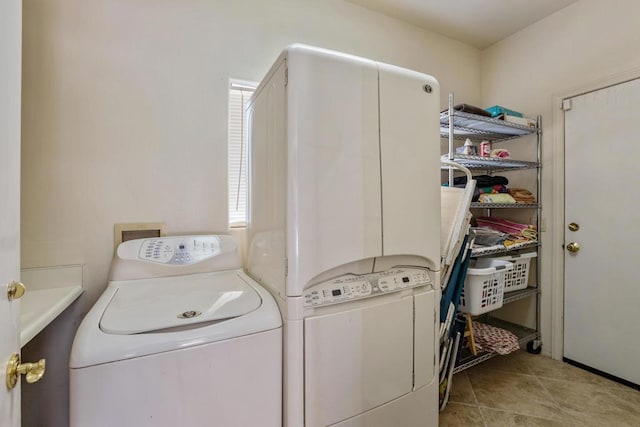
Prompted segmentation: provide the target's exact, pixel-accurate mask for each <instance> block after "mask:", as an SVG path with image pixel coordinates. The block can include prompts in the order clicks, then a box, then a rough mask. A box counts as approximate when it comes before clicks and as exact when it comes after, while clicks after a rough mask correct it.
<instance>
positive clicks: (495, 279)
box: [458, 258, 513, 316]
mask: <svg viewBox="0 0 640 427" xmlns="http://www.w3.org/2000/svg"><path fill="white" fill-rule="evenodd" d="M511 270H513V263H511V262H509V261H504V260H499V259H494V258H479V259H476V260H472V261H471V264H470V265H469V268H468V269H467V278H466V279H465V281H464V289H463V290H462V294H461V295H460V303H459V304H458V309H459V310H460V311H461V312H463V313H468V314H471V315H472V316H477V315H478V314H483V313H486V312H488V311H492V310H495V309H497V308H500V307H502V300H503V297H504V279H505V276H506V274H507V273H508V272H510V271H511Z"/></svg>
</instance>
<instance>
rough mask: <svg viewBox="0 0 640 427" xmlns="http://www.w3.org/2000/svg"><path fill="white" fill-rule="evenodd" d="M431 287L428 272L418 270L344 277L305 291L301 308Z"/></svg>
mask: <svg viewBox="0 0 640 427" xmlns="http://www.w3.org/2000/svg"><path fill="white" fill-rule="evenodd" d="M431 284H432V281H431V278H430V277H429V275H428V273H427V270H426V269H424V268H418V267H396V268H392V269H390V270H387V271H383V272H380V273H371V274H364V275H354V274H347V275H344V276H340V277H337V278H335V279H332V280H329V281H327V282H324V283H320V284H318V285H314V286H312V287H310V288H309V289H305V291H304V306H305V307H312V306H318V305H326V304H336V303H339V302H343V301H349V300H354V299H360V298H366V297H369V296H375V295H380V294H385V293H389V292H395V291H399V290H401V289H406V288H412V287H417V286H425V285H431Z"/></svg>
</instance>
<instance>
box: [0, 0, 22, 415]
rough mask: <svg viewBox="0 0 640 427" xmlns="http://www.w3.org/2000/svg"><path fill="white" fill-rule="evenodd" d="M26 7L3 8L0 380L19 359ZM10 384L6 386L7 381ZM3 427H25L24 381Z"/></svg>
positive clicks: (6, 395) (0, 392) (4, 410)
mask: <svg viewBox="0 0 640 427" xmlns="http://www.w3.org/2000/svg"><path fill="white" fill-rule="evenodd" d="M21 50H22V1H21V0H7V1H2V2H0V210H1V211H2V212H0V367H1V368H2V369H0V374H3V375H2V376H3V377H4V373H5V369H6V366H7V363H8V361H9V360H10V358H11V355H12V354H15V353H17V354H19V353H20V344H19V338H18V337H19V327H20V324H19V322H20V300H19V299H14V300H10V299H9V296H8V295H7V285H8V284H9V283H11V282H12V281H19V279H20V105H21V101H20V96H21V95H20V94H21V91H20V86H21V67H22V54H21ZM2 383H5V381H2ZM0 425H1V426H7V427H19V426H20V381H18V383H17V386H16V387H15V388H13V389H9V388H8V387H7V386H6V385H0Z"/></svg>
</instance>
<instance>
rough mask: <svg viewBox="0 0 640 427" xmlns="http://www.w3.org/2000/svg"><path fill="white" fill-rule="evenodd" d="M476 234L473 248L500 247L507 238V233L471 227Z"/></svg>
mask: <svg viewBox="0 0 640 427" xmlns="http://www.w3.org/2000/svg"><path fill="white" fill-rule="evenodd" d="M471 229H472V230H473V231H474V232H475V233H476V239H475V240H474V241H473V244H474V246H495V245H502V244H504V242H505V241H506V240H507V239H508V238H509V235H508V234H507V233H502V232H500V231H497V230H493V229H491V228H487V227H471Z"/></svg>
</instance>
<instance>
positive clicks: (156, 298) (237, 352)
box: [70, 235, 282, 427]
mask: <svg viewBox="0 0 640 427" xmlns="http://www.w3.org/2000/svg"><path fill="white" fill-rule="evenodd" d="M281 408H282V320H281V316H280V312H279V310H278V307H277V305H276V303H275V302H274V300H273V298H272V297H271V295H270V294H269V293H268V292H267V291H265V290H264V288H262V287H261V286H260V285H259V284H257V283H256V282H255V281H254V280H252V279H251V278H249V277H248V276H247V275H246V274H245V273H244V272H243V271H242V270H241V259H240V255H239V251H238V245H237V243H236V241H235V240H234V239H233V238H232V237H230V236H223V235H220V236H216V235H206V236H205V235H198V236H180V237H162V238H152V239H140V240H131V241H127V242H125V243H122V244H121V245H119V247H118V249H117V251H116V256H115V257H114V261H113V264H112V268H111V273H110V280H109V283H108V286H107V288H106V290H105V291H104V293H103V294H102V295H101V296H100V298H99V299H98V301H97V302H96V303H95V305H94V306H93V308H92V309H91V310H90V311H89V313H88V314H87V315H86V317H85V318H84V320H83V321H82V324H81V325H80V327H79V329H78V331H77V334H76V337H75V340H74V343H73V348H72V351H71V357H70V427H102V426H104V427H113V426H118V427H134V426H135V427H141V426H158V427H164V426H177V425H185V426H186V425H189V426H224V427H233V426H237V427H247V426H261V427H269V426H274V427H275V426H278V427H280V426H281V425H282V409H281Z"/></svg>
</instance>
